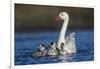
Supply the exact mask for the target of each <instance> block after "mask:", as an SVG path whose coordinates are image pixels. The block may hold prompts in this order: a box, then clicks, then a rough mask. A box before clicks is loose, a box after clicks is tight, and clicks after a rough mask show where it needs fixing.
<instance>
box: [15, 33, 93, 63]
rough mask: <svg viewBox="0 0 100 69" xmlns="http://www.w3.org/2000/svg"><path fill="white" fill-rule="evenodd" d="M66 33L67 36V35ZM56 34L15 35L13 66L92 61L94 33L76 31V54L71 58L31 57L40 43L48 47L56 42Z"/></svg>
mask: <svg viewBox="0 0 100 69" xmlns="http://www.w3.org/2000/svg"><path fill="white" fill-rule="evenodd" d="M68 33H70V32H68ZM68 33H67V34H68ZM58 35H59V33H57V32H35V33H34V32H33V33H16V34H15V65H29V64H47V63H59V62H80V61H93V60H94V32H93V31H76V36H75V39H76V45H77V53H76V54H74V55H71V56H55V57H51V56H45V57H32V53H33V51H35V50H36V48H37V46H38V45H39V44H40V43H44V44H45V46H49V45H50V42H51V41H57V38H58Z"/></svg>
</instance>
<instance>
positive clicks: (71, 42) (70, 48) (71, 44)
mask: <svg viewBox="0 0 100 69" xmlns="http://www.w3.org/2000/svg"><path fill="white" fill-rule="evenodd" d="M56 20H63V26H62V29H61V31H60V35H59V38H58V42H57V47H58V48H59V49H61V43H64V50H66V51H67V52H68V53H76V44H75V38H74V33H71V34H70V35H69V36H67V37H65V34H66V30H67V26H68V21H69V15H68V13H66V12H61V13H60V14H59V16H58V17H57V18H56Z"/></svg>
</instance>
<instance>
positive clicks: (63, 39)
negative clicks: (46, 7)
mask: <svg viewBox="0 0 100 69" xmlns="http://www.w3.org/2000/svg"><path fill="white" fill-rule="evenodd" d="M68 21H69V19H67V20H64V23H63V26H62V28H61V31H60V35H59V39H58V46H60V44H61V43H62V42H65V34H66V30H67V26H68Z"/></svg>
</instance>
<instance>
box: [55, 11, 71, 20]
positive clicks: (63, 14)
mask: <svg viewBox="0 0 100 69" xmlns="http://www.w3.org/2000/svg"><path fill="white" fill-rule="evenodd" d="M68 19H69V15H68V13H67V12H61V13H60V14H59V16H58V17H57V18H56V21H58V20H64V21H65V20H68Z"/></svg>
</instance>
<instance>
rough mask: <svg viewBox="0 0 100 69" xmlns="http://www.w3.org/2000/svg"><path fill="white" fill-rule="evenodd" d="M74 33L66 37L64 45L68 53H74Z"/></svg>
mask: <svg viewBox="0 0 100 69" xmlns="http://www.w3.org/2000/svg"><path fill="white" fill-rule="evenodd" d="M74 36H75V33H74V32H72V33H71V34H70V35H69V36H67V37H66V42H65V45H66V47H67V49H68V50H69V53H76V42H75V37H74Z"/></svg>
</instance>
